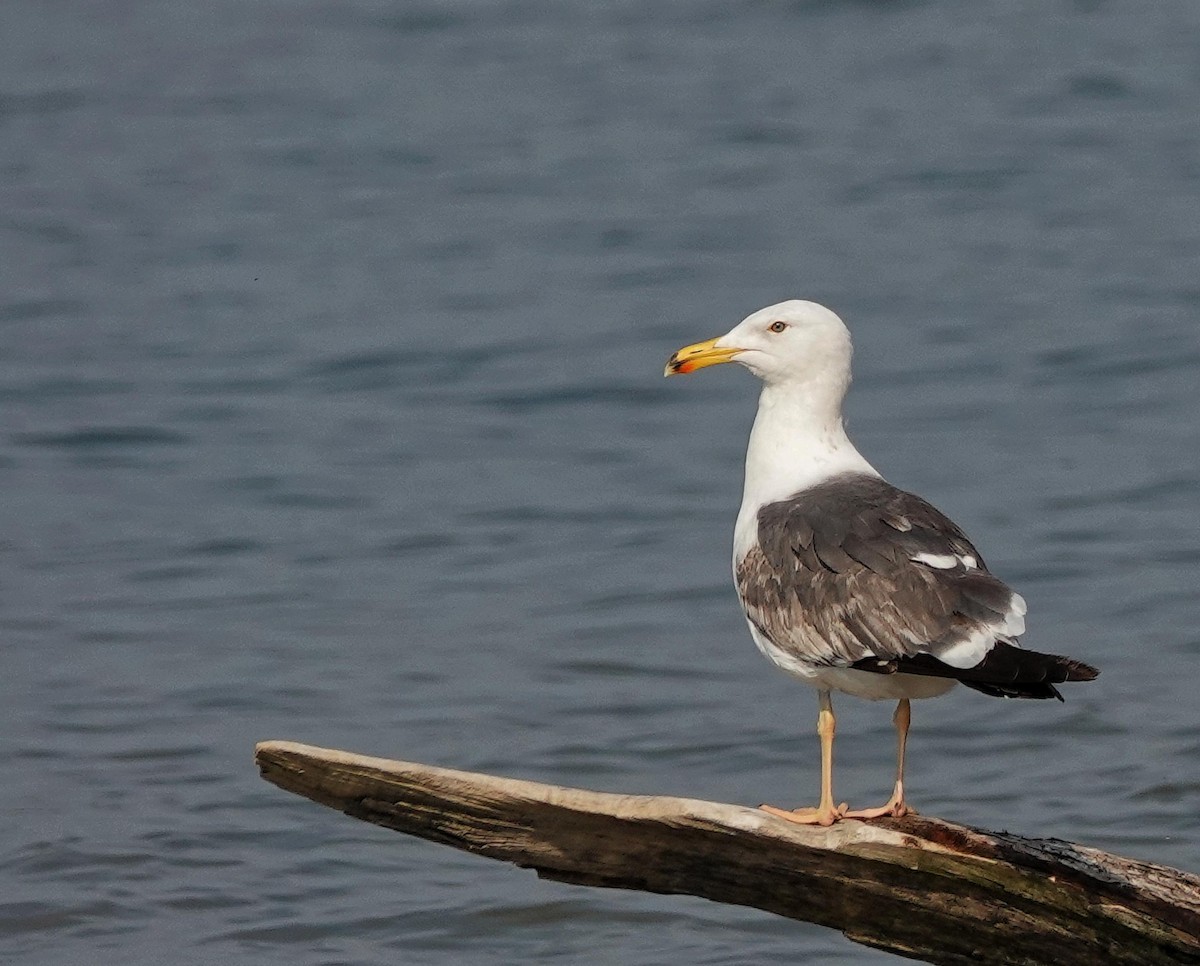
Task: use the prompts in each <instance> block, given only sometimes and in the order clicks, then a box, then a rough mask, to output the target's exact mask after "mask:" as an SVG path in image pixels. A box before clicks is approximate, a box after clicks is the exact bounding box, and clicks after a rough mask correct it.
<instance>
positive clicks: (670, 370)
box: [663, 339, 742, 376]
mask: <svg viewBox="0 0 1200 966" xmlns="http://www.w3.org/2000/svg"><path fill="white" fill-rule="evenodd" d="M741 351H742V350H741V349H729V348H725V347H722V348H719V349H718V348H717V340H716V339H709V340H708V341H707V342H697V343H696V344H695V345H687V346H684V347H683V348H682V349H680V350H679V351H678V352H676V353H675V355H673V356H671V358H670V359H668V360H667V368H666V369H665V370H664V371H663V375H664V376H674V375H678V374H679V373H681V372H682V373H685V374H686V373H689V372H695V371H696V370H697V369H703V368H704V367H705V366H715V365H717V364H718V363H721V362H728V361H729V360H730V359H732V358H733V357H734V356H736V355H737V354H738V353H739V352H741Z"/></svg>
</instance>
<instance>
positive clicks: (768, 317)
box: [665, 299, 851, 391]
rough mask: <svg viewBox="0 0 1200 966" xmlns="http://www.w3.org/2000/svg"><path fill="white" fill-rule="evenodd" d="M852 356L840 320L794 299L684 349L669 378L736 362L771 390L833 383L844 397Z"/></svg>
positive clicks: (671, 366) (822, 308) (670, 364)
mask: <svg viewBox="0 0 1200 966" xmlns="http://www.w3.org/2000/svg"><path fill="white" fill-rule="evenodd" d="M850 353H851V348H850V333H849V331H848V330H847V329H846V325H845V323H843V322H842V320H841V319H839V318H838V317H837V316H836V315H835V314H834V313H833V312H830V311H829V309H827V308H825V306H823V305H818V304H817V303H816V302H804V301H801V300H800V299H792V300H791V301H788V302H780V303H779V304H778V305H769V306H767V307H766V308H765V309H759V310H758V311H757V312H755V313H754V314H753V315H748V316H746V318H744V319H743V320H742V321H741V322H739V323H738V324H737V325H736V326H734V327H733V328H732V329H730V330H729V332H727V333H725V335H723V336H720V337H719V338H716V339H710V340H709V341H707V342H697V343H696V344H695V345H689V346H685V347H684V348H682V349H680V350H679V351H678V352H676V353H675V354H674V355H673V356H671V358H670V359H669V360H668V361H667V369H666V372H665V375H668V376H673V375H676V374H678V373H688V372H694V371H695V370H697V369H703V368H705V367H706V366H715V365H717V364H718V363H721V362H736V363H738V364H739V365H743V366H745V367H746V368H747V369H749V370H750V371H751V372H753V373H754V374H755V375H756V376H758V378H759V379H761V380H762V381H763V382H764V383H766V384H767V385H781V384H786V383H799V384H808V383H812V382H832V383H834V384H840V385H841V386H842V388H843V391H844V387H845V384H846V383H847V382H848V381H849V378H850Z"/></svg>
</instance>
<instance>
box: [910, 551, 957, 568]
mask: <svg viewBox="0 0 1200 966" xmlns="http://www.w3.org/2000/svg"><path fill="white" fill-rule="evenodd" d="M911 559H912V561H913V562H914V563H921V564H925V566H926V567H933V568H934V569H935V570H950V569H952V568H954V567H957V566H958V565H959V563H960V562H961V561H960V559H959V558H958V557H956V556H955V555H954V554H952V553H919V554H917V555H916V556H915V557H912V558H911Z"/></svg>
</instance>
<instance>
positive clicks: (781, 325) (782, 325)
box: [770, 322, 787, 332]
mask: <svg viewBox="0 0 1200 966" xmlns="http://www.w3.org/2000/svg"><path fill="white" fill-rule="evenodd" d="M786 328H787V323H786V322H772V323H771V325H770V330H771V331H772V332H782V331H783V330H784V329H786Z"/></svg>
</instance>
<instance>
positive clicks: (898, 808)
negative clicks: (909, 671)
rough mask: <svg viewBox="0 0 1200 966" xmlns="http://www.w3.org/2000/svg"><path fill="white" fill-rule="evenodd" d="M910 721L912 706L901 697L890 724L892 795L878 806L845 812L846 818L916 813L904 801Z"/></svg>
mask: <svg viewBox="0 0 1200 966" xmlns="http://www.w3.org/2000/svg"><path fill="white" fill-rule="evenodd" d="M911 723H912V708H911V707H909V702H908V698H901V699H900V703H899V704H897V705H896V713H895V714H893V715H892V724H894V725H895V726H896V787H895V788H894V789H893V790H892V797H891V798H889V799H888V800H887V804H886V805H883V806H882V807H880V808H864V809H861V810H859V811H856V812H846V814H845V817H846V818H883V816H885V815H891V816H893V817H895V818H902V817H903V816H905V815H915V814H916V809H912V808H909V807H908V803H907V802H905V801H904V748H905V745H907V744H908V726H909V725H910V724H911Z"/></svg>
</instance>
